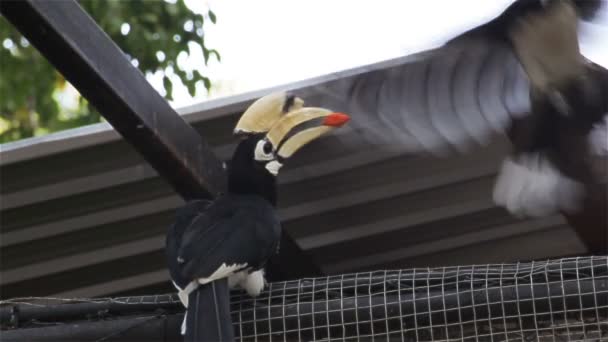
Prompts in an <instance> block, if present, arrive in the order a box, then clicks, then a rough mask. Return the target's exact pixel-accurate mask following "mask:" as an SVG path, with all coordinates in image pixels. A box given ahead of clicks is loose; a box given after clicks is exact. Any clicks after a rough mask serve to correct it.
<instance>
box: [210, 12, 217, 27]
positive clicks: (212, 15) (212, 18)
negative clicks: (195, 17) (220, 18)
mask: <svg viewBox="0 0 608 342" xmlns="http://www.w3.org/2000/svg"><path fill="white" fill-rule="evenodd" d="M208 14H209V19H211V22H212V23H214V24H215V21H216V19H217V18H216V17H215V13H213V11H212V10H209V12H208Z"/></svg>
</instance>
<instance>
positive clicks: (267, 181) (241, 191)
mask: <svg viewBox="0 0 608 342" xmlns="http://www.w3.org/2000/svg"><path fill="white" fill-rule="evenodd" d="M246 147H247V146H246V143H241V144H239V146H238V147H237V150H236V152H235V154H234V156H233V157H232V161H231V162H230V165H229V167H228V192H229V193H231V194H237V195H255V196H260V197H262V198H264V199H266V200H267V201H268V202H270V203H271V204H272V205H273V206H276V204H277V185H276V179H275V177H274V176H273V175H271V174H270V173H269V172H268V171H267V170H266V169H265V168H264V167H263V166H262V165H261V164H258V163H257V162H256V161H254V160H253V153H249V150H250V149H249V148H246Z"/></svg>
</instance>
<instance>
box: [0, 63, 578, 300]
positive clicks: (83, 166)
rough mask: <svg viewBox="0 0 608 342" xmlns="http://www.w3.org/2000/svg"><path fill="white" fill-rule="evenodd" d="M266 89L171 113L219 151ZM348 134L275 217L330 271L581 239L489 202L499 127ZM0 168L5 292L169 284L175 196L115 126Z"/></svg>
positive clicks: (306, 158) (228, 145) (290, 174)
mask: <svg viewBox="0 0 608 342" xmlns="http://www.w3.org/2000/svg"><path fill="white" fill-rule="evenodd" d="M390 63H394V62H389V64H390ZM385 64H386V63H385ZM382 65H383V64H379V65H378V66H375V67H382ZM348 73H352V71H349V72H346V73H343V74H344V75H345V74H348ZM339 77H342V76H341V75H340V74H336V75H330V76H328V77H322V78H319V79H315V80H309V81H305V82H300V83H296V84H291V85H288V86H286V87H283V88H285V89H292V90H296V92H298V93H299V94H300V93H302V94H305V95H306V96H311V88H310V85H311V84H319V83H323V82H325V81H326V80H327V79H335V78H339ZM298 90H299V91H298ZM267 92H268V90H267V91H261V92H255V93H251V94H244V95H240V96H236V97H231V98H226V99H220V100H215V101H209V102H206V103H203V104H200V105H196V106H192V107H188V108H184V109H182V110H180V113H181V114H182V115H184V118H185V119H186V120H187V121H189V122H190V123H191V124H193V125H194V126H195V128H196V129H197V130H198V131H199V132H200V133H201V134H202V135H203V136H204V137H205V139H207V141H209V143H210V144H211V145H212V146H213V148H214V150H215V152H216V153H217V154H218V155H219V156H221V157H222V158H224V159H226V158H228V157H229V156H230V153H231V152H232V150H233V148H234V146H235V143H236V142H235V140H234V139H233V138H232V136H231V131H232V127H233V125H234V123H235V121H236V119H237V118H238V116H239V115H240V113H241V112H242V111H243V110H244V109H245V108H246V106H247V105H248V104H249V103H250V102H251V101H252V100H253V99H255V98H257V97H259V96H262V95H264V94H266V93H267ZM312 96H314V93H313V94H312ZM348 134H351V133H350V132H348V130H344V131H343V132H342V133H340V134H338V135H336V136H330V137H327V138H324V139H322V140H321V141H318V142H315V143H313V144H311V145H310V146H307V147H306V148H305V149H303V150H302V151H301V152H300V153H299V154H298V155H297V157H295V158H294V159H293V160H291V161H290V164H289V165H287V166H286V167H285V168H284V169H283V170H282V174H281V175H280V193H279V202H280V215H281V217H282V218H283V222H284V223H283V225H284V229H286V230H287V231H289V232H290V233H291V234H293V236H295V237H296V238H297V242H298V243H299V244H300V245H301V246H302V247H303V248H304V249H305V250H307V251H309V253H310V255H311V257H312V258H313V259H314V261H315V262H316V263H318V264H319V265H320V266H321V267H322V269H323V270H324V271H325V272H328V273H339V272H345V271H355V270H362V269H378V268H405V267H410V266H437V265H456V264H469V263H489V262H509V261H515V260H525V259H535V258H547V257H558V256H563V255H572V254H581V253H584V252H585V248H584V246H583V245H582V244H581V242H580V241H579V240H578V238H577V237H576V235H575V233H574V232H573V231H572V230H571V229H570V228H569V227H567V226H566V225H565V224H564V221H563V220H562V219H561V218H560V217H557V216H556V217H549V218H543V219H538V220H519V219H516V218H514V217H512V216H510V215H508V214H507V213H506V212H505V211H504V210H502V209H500V208H496V207H495V206H494V205H493V203H492V201H491V196H490V194H491V189H492V185H493V179H494V175H495V173H496V170H497V169H498V166H499V163H500V160H501V158H502V156H503V155H504V151H506V143H505V142H504V140H502V139H501V138H497V139H495V142H494V143H493V144H492V145H490V146H488V147H486V148H482V149H479V150H478V151H474V152H473V153H471V154H470V155H466V156H454V157H450V158H444V159H437V158H434V157H428V156H407V155H398V154H396V153H394V152H388V151H387V150H385V149H381V148H380V147H378V146H375V147H374V146H361V145H353V144H350V143H347V142H349V141H351V140H350V139H348V138H345V137H347V136H348ZM0 181H1V187H0V194H1V195H2V204H1V212H0V214H1V227H0V247H1V249H0V258H1V259H0V260H1V261H0V270H1V277H0V285H1V289H0V294H1V297H3V298H7V297H14V296H24V295H56V296H58V295H61V296H105V295H112V294H116V293H133V292H137V291H153V290H163V289H168V287H167V279H168V278H167V273H166V271H165V269H164V254H163V253H164V252H163V245H164V233H165V230H166V228H167V226H168V225H169V223H170V222H171V219H172V214H173V210H174V209H175V208H176V207H177V206H179V205H180V204H181V203H182V200H181V199H180V198H179V197H178V196H177V195H176V194H175V193H173V192H172V190H171V189H170V188H169V186H168V185H167V184H166V183H165V182H164V181H163V180H162V179H160V178H158V177H157V175H156V172H154V170H152V169H151V168H150V167H149V166H148V165H147V164H146V163H145V162H144V161H143V160H142V158H141V157H140V156H139V155H138V154H137V153H136V152H135V151H134V150H133V148H131V147H130V146H129V145H128V144H127V143H125V142H124V141H123V140H121V139H120V137H119V136H118V135H117V134H116V133H115V132H113V131H112V129H111V127H109V126H107V125H105V124H99V125H94V126H89V127H84V128H81V129H76V130H71V131H66V132H62V133H58V134H54V135H51V136H47V137H43V138H35V139H29V140H25V141H21V142H17V143H13V144H7V145H4V146H2V150H1V151H0ZM285 262H289V261H288V260H286V261H285Z"/></svg>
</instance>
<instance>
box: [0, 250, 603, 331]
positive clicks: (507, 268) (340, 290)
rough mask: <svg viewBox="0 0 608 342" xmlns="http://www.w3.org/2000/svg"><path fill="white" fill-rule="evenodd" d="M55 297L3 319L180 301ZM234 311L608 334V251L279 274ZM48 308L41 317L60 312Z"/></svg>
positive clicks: (237, 322) (246, 325) (273, 318)
mask: <svg viewBox="0 0 608 342" xmlns="http://www.w3.org/2000/svg"><path fill="white" fill-rule="evenodd" d="M58 300H59V299H49V298H47V299H44V301H45V303H41V301H40V300H35V299H32V298H30V299H28V300H23V299H21V300H19V299H15V300H11V301H3V302H2V303H1V304H2V306H3V307H2V308H0V309H4V311H3V312H2V315H1V316H2V322H3V325H4V322H6V320H7V319H8V318H9V316H10V312H7V310H6V307H10V306H12V307H14V306H15V305H19V307H20V308H21V309H20V311H19V312H20V314H21V320H22V321H27V320H28V319H30V320H31V319H32V317H34V316H36V314H35V313H36V312H37V311H36V310H40V308H41V307H40V306H34V307H32V306H31V305H42V308H46V309H49V308H50V307H53V306H55V307H66V306H74V305H80V306H82V307H81V308H80V309H78V310H76V309H75V308H76V307H74V309H73V310H72V316H71V317H73V318H72V319H77V318H74V317H82V315H83V314H84V312H88V311H87V309H85V306H86V305H89V306H91V305H93V306H96V309H95V310H96V311H94V312H99V309H100V308H105V311H103V310H102V311H103V312H105V315H106V316H108V315H131V317H132V315H133V314H137V315H140V316H145V312H146V311H149V312H152V311H154V312H155V313H156V315H157V317H159V319H163V318H162V317H160V316H158V313H159V310H165V311H164V312H166V313H171V312H178V311H179V310H180V305H179V302H178V300H177V298H176V297H175V296H170V295H158V296H145V297H129V298H113V299H70V300H69V301H70V302H71V304H63V305H55V304H56V303H57V301H58ZM60 301H66V300H65V299H61V300H60ZM18 302H19V303H21V304H16V303H18ZM83 305H84V306H83ZM24 306H25V307H24ZM27 307H31V309H30V312H29V313H28V310H26V308H27ZM36 308H37V309H36ZM32 310H33V311H32ZM63 311H64V312H65V311H66V309H63ZM81 311H82V312H81ZM231 311H232V319H233V323H234V328H235V336H236V338H237V340H239V341H311V340H313V341H331V340H339V341H608V256H601V257H579V258H566V259H560V260H549V261H543V262H532V263H516V264H497V265H474V266H455V267H441V268H431V269H408V270H395V271H373V272H364V273H354V274H345V275H335V276H327V277H322V278H310V279H299V280H294V281H287V282H278V283H272V284H269V287H268V288H267V289H266V291H264V292H263V293H262V294H261V295H260V296H259V297H257V298H251V297H249V296H248V295H247V294H246V293H244V292H241V291H234V292H233V293H232V300H231ZM45 312H46V313H47V315H46V316H44V317H45V319H46V321H45V324H49V323H50V322H52V321H53V319H54V320H55V321H57V320H58V318H59V316H60V315H58V314H57V313H58V312H59V311H54V310H46V311H45ZM53 312H55V313H56V314H53ZM76 312H78V313H76ZM28 315H29V316H28ZM79 315H80V316H79ZM12 317H13V320H14V315H13V316H12ZM64 317H65V315H64ZM88 317H89V319H91V317H90V316H88ZM36 320H37V321H38V322H39V323H40V322H41V320H40V314H38V318H37V319H36ZM175 329H178V327H177V326H176V327H175ZM131 330H132V329H131Z"/></svg>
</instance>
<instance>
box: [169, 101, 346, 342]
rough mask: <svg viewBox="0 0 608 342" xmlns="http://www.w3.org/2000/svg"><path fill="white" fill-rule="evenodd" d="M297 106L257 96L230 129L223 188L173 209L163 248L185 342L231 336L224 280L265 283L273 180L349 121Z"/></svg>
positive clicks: (274, 227) (272, 233)
mask: <svg viewBox="0 0 608 342" xmlns="http://www.w3.org/2000/svg"><path fill="white" fill-rule="evenodd" d="M302 105H303V101H302V100H301V99H299V98H296V97H293V96H290V95H287V94H284V93H278V94H271V95H269V96H267V97H264V98H261V99H260V100H258V101H256V102H255V103H254V104H253V105H252V106H251V107H250V108H248V110H247V111H246V112H245V113H244V114H243V116H242V117H241V119H240V120H239V122H238V124H237V126H236V128H235V131H234V133H235V134H236V135H238V136H240V137H241V138H242V140H241V141H240V143H239V144H238V146H237V148H236V150H235V152H234V154H233V156H232V159H231V161H230V163H229V165H228V191H227V193H226V194H223V195H221V196H219V197H218V198H216V199H215V200H213V201H205V200H200V201H193V202H190V203H188V204H186V205H185V206H184V207H182V208H181V209H180V210H178V212H177V217H176V221H175V223H174V224H173V225H172V226H171V228H170V229H169V232H168V235H167V241H166V250H167V258H168V265H169V271H170V274H171V278H172V280H173V282H174V283H175V285H176V287H177V288H178V289H179V290H180V293H179V294H180V299H181V300H182V302H183V303H184V305H185V306H186V307H187V312H186V318H185V322H184V323H185V325H184V326H183V327H182V333H184V330H185V335H186V340H188V341H216V340H221V341H228V340H232V338H233V331H232V329H233V328H232V323H231V320H230V310H229V309H230V306H229V304H230V303H229V299H230V297H229V285H228V282H229V278H230V282H231V283H233V284H236V285H238V284H240V285H241V286H243V287H244V288H245V289H246V290H247V292H249V293H250V294H252V295H255V294H258V293H259V292H260V291H261V290H262V288H263V286H264V279H263V274H262V273H261V270H262V268H263V267H264V265H265V263H266V262H267V260H268V259H269V258H270V257H271V256H272V255H273V254H274V253H276V251H277V248H278V243H279V240H280V234H281V225H280V222H279V219H278V217H277V215H276V212H275V206H276V202H277V189H276V179H275V177H276V176H277V174H278V172H279V170H280V168H281V166H282V165H283V163H284V161H285V160H287V159H288V158H290V157H291V156H292V155H293V154H294V153H295V152H296V151H298V150H299V149H300V148H301V147H302V146H304V145H306V144H307V143H309V142H311V141H313V140H315V139H317V138H319V137H320V136H321V135H323V134H325V133H327V132H329V131H331V130H333V129H334V128H336V127H340V126H342V125H343V124H344V123H346V122H347V121H348V120H349V117H348V116H347V115H345V114H342V113H332V112H331V111H329V110H327V109H323V108H313V107H302Z"/></svg>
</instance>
